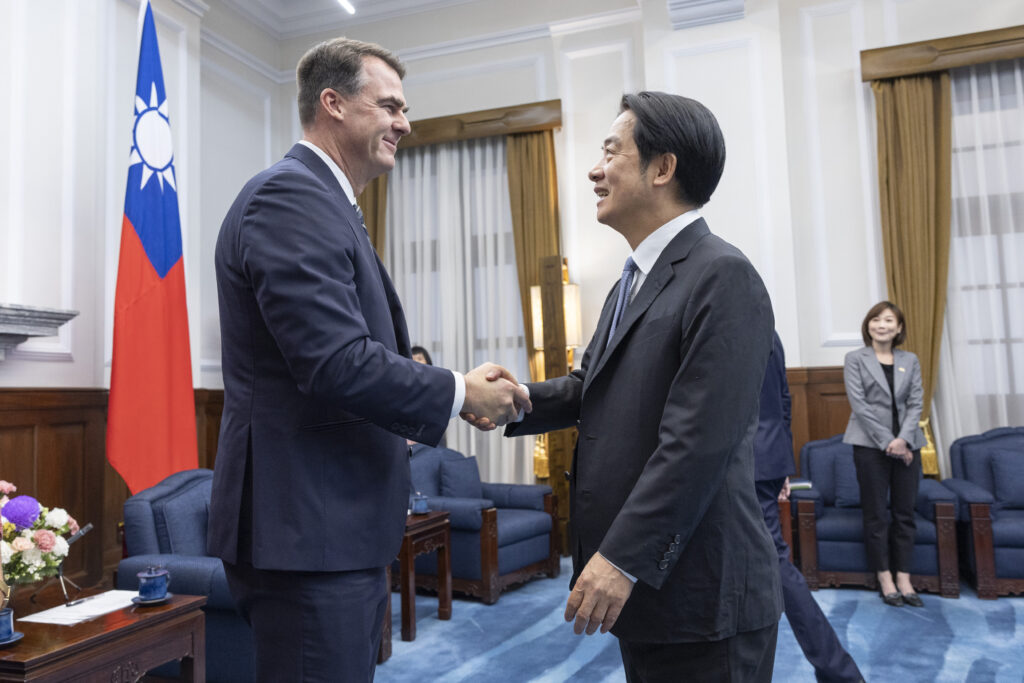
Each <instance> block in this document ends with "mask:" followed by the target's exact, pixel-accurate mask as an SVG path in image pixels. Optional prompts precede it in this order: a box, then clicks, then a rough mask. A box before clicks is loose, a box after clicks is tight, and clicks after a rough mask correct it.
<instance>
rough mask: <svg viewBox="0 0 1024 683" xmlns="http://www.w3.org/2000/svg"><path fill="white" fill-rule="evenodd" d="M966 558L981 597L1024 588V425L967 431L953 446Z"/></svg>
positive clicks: (953, 484) (950, 484) (950, 482)
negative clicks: (973, 431)
mask: <svg viewBox="0 0 1024 683" xmlns="http://www.w3.org/2000/svg"><path fill="white" fill-rule="evenodd" d="M949 460H950V464H951V465H952V468H953V477H952V478H950V479H946V480H945V481H943V482H942V483H943V484H945V486H946V487H947V488H949V489H950V490H952V491H953V492H954V493H956V495H957V499H958V500H959V503H960V510H959V513H958V518H959V519H960V522H959V524H958V527H959V529H958V531H959V535H960V548H961V559H962V561H963V565H964V568H965V570H966V573H968V574H969V575H971V576H973V577H974V581H975V588H976V589H977V591H978V597H979V598H984V599H989V600H994V599H996V598H997V597H998V596H1000V595H1010V594H1018V595H1019V594H1022V593H1024V427H1003V428H1000V429H992V430H989V431H987V432H985V433H984V434H978V435H975V436H965V437H962V438H960V439H957V440H956V441H954V442H953V445H952V446H951V447H950V449H949Z"/></svg>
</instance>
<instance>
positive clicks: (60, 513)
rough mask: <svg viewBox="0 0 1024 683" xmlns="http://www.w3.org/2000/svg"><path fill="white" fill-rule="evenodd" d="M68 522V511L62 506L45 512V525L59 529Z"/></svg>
mask: <svg viewBox="0 0 1024 683" xmlns="http://www.w3.org/2000/svg"><path fill="white" fill-rule="evenodd" d="M67 523H68V512H67V510H65V509H64V508H53V509H52V510H50V511H49V512H48V513H46V526H48V527H50V528H51V529H60V528H61V527H63V526H64V525H65V524H67Z"/></svg>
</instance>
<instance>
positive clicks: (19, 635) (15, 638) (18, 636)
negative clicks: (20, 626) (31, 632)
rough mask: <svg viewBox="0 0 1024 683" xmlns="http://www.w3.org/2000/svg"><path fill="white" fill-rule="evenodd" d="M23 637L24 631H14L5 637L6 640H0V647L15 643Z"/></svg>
mask: <svg viewBox="0 0 1024 683" xmlns="http://www.w3.org/2000/svg"><path fill="white" fill-rule="evenodd" d="M24 637H25V634H24V633H22V632H21V631H15V632H14V633H12V634H11V637H10V638H7V639H6V640H0V647H3V646H4V645H10V644H11V643H16V642H18V641H19V640H21V639H22V638H24Z"/></svg>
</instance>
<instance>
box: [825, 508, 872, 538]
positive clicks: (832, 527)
mask: <svg viewBox="0 0 1024 683" xmlns="http://www.w3.org/2000/svg"><path fill="white" fill-rule="evenodd" d="M815 526H816V527H817V531H818V540H819V541H845V542H849V543H863V542H864V517H863V516H862V515H861V512H860V509H858V508H825V511H824V512H823V513H822V515H821V517H819V518H818V519H817V520H816V521H815Z"/></svg>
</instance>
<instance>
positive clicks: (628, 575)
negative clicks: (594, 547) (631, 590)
mask: <svg viewBox="0 0 1024 683" xmlns="http://www.w3.org/2000/svg"><path fill="white" fill-rule="evenodd" d="M598 555H601V553H598ZM601 557H604V555H601ZM604 561H605V562H607V563H608V564H610V565H611V566H613V567H615V568H616V569H618V570H619V573H620V574H622V575H623V576H625V577H626V578H627V579H629V582H630V583H636V577H635V576H633V575H632V574H630V573H629V572H627V571H626V570H624V569H623V568H622V567H620V566H619V565H617V564H615V563H614V562H612V561H611V560H609V559H608V558H607V557H604Z"/></svg>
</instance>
